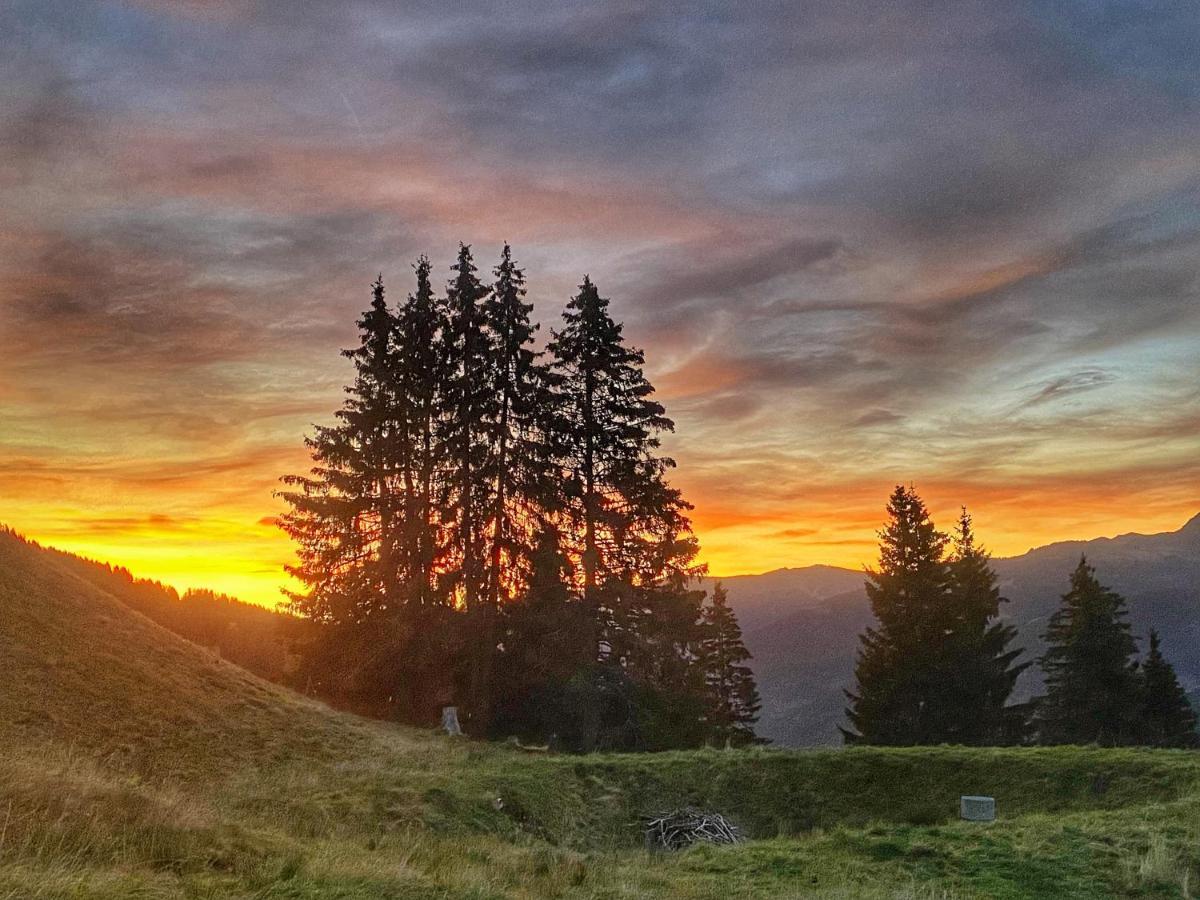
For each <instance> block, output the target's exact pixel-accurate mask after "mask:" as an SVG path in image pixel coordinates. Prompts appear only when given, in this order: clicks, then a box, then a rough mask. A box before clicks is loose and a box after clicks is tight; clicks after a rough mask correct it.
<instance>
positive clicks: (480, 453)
mask: <svg viewBox="0 0 1200 900" xmlns="http://www.w3.org/2000/svg"><path fill="white" fill-rule="evenodd" d="M452 271H453V273H454V277H453V278H452V279H451V281H450V284H449V286H448V287H447V288H446V306H447V318H446V325H445V328H444V329H443V331H442V352H443V364H444V366H445V385H444V390H443V404H444V407H443V414H442V416H441V418H440V425H441V439H442V440H441V452H442V454H443V458H444V459H445V461H446V464H447V469H448V476H447V479H446V485H445V486H446V490H445V492H444V495H443V503H444V505H445V508H446V509H447V510H448V511H449V512H450V517H449V518H450V535H451V540H450V543H451V546H452V548H453V551H454V557H453V560H452V563H453V568H452V569H451V571H450V574H449V582H450V584H451V586H452V587H453V589H454V590H455V592H456V593H457V595H458V596H459V598H460V599H461V602H462V604H463V607H464V608H465V610H466V613H467V617H468V630H469V634H470V650H469V651H468V654H467V657H468V658H467V659H466V661H465V663H466V667H465V672H464V679H465V691H464V694H465V696H464V699H465V703H464V704H463V705H464V706H465V707H466V712H467V720H466V723H465V726H466V728H467V730H468V731H471V732H473V733H475V734H480V733H483V732H485V731H486V730H487V728H488V722H489V715H490V713H489V707H490V698H489V679H490V667H491V663H492V656H493V654H494V652H495V637H496V635H495V607H494V606H493V605H492V604H491V602H490V600H489V597H488V593H487V577H486V568H485V556H486V548H487V518H488V512H489V509H490V507H491V493H492V487H493V485H492V482H491V479H490V475H491V474H492V465H493V462H492V459H491V453H492V450H493V447H492V446H491V444H490V442H489V440H488V432H489V428H488V423H490V422H491V421H492V420H493V419H494V417H495V414H496V408H495V404H496V398H495V394H494V392H493V391H492V386H491V377H490V376H491V370H490V367H491V363H492V359H493V352H494V348H493V347H492V342H491V334H490V332H489V331H488V329H487V328H486V323H487V316H486V313H485V310H484V306H483V304H484V300H485V299H486V298H487V296H488V293H489V291H488V289H487V288H486V287H484V286H483V285H482V284H481V283H480V281H479V279H478V277H476V275H475V272H476V268H475V263H474V260H473V259H472V256H471V248H470V247H468V246H467V245H466V244H460V245H459V251H458V261H457V262H456V263H455V264H454V266H453V267H452Z"/></svg>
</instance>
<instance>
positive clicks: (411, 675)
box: [281, 278, 448, 720]
mask: <svg viewBox="0 0 1200 900" xmlns="http://www.w3.org/2000/svg"><path fill="white" fill-rule="evenodd" d="M358 324H359V330H360V333H361V338H360V345H359V346H358V347H357V348H355V349H353V350H348V351H345V355H346V356H347V357H349V359H350V360H351V361H352V362H353V364H354V369H355V378H354V382H353V384H351V385H350V386H349V387H348V388H347V394H348V396H347V399H346V401H345V404H344V405H343V407H342V409H340V410H339V411H338V412H337V413H336V417H337V424H335V425H333V426H326V427H318V428H317V430H316V433H315V434H314V435H313V436H312V437H310V438H308V439H306V443H307V445H308V447H309V449H310V451H311V453H312V456H313V461H314V466H313V468H312V470H311V472H310V474H309V475H307V476H288V477H285V478H284V479H283V481H284V483H285V484H286V485H288V486H289V487H290V488H292V489H291V490H285V491H283V492H281V496H282V497H283V498H284V499H285V500H286V501H287V502H288V503H289V504H290V506H291V511H290V512H288V513H287V514H286V515H284V516H283V517H282V520H281V524H282V527H283V528H284V530H285V531H287V533H288V534H289V535H290V536H291V537H292V538H293V539H294V540H295V541H296V542H297V544H298V545H299V546H298V557H299V562H298V564H297V565H294V566H290V567H289V569H288V570H289V571H290V572H291V574H293V575H294V576H296V578H297V579H298V580H299V581H300V582H301V583H302V584H303V585H304V587H305V589H304V590H303V591H297V592H291V593H289V597H290V599H291V606H292V609H293V610H294V611H295V612H297V613H299V614H300V615H302V616H304V617H305V618H307V619H310V620H312V621H313V622H314V623H316V624H317V626H318V627H317V628H316V629H315V630H314V631H313V632H312V633H311V635H312V636H311V639H310V640H309V642H308V644H307V646H306V651H305V655H306V660H305V664H304V668H305V671H306V672H307V676H308V677H311V678H313V679H315V680H316V681H318V682H320V683H321V685H322V687H323V692H324V693H325V694H326V696H330V697H331V698H332V699H335V700H337V701H339V702H341V703H343V704H345V705H348V706H350V707H351V708H354V709H357V710H359V711H362V712H368V713H371V714H383V715H390V714H393V713H395V714H400V715H402V716H404V717H406V718H409V719H413V720H419V719H421V718H423V717H426V716H427V715H428V713H429V710H428V709H427V708H425V707H423V706H422V705H421V702H420V701H417V702H416V703H413V702H412V701H413V695H411V694H410V693H408V692H407V691H406V689H405V685H406V684H410V683H414V682H422V683H423V684H424V685H425V687H426V690H425V694H426V695H432V694H435V693H436V691H435V690H434V689H432V684H433V681H432V679H429V678H422V677H421V674H425V673H429V672H437V671H438V670H439V669H440V668H441V666H442V664H443V662H444V660H442V659H438V658H435V655H433V654H431V653H430V652H429V651H428V648H427V647H425V646H419V644H420V643H421V642H418V644H414V639H415V636H416V635H417V633H418V629H417V628H415V627H414V624H413V623H412V622H411V621H409V620H408V619H407V618H406V616H405V608H406V604H407V600H408V582H409V580H410V577H411V572H410V571H409V568H408V566H407V562H406V557H405V553H404V546H405V528H406V519H405V510H406V508H407V505H408V497H407V495H406V493H405V487H406V480H405V478H404V475H403V469H404V466H405V465H406V461H407V460H408V458H409V455H410V450H411V448H410V447H409V445H408V433H407V431H406V427H405V421H404V415H403V411H402V409H403V404H402V403H401V402H400V399H399V398H400V378H399V372H398V370H397V368H396V361H397V355H396V352H395V347H394V343H393V342H394V339H395V334H396V320H395V318H394V317H393V315H392V313H391V312H390V310H389V309H388V307H387V303H386V301H385V298H384V288H383V281H382V278H381V279H379V280H378V281H376V282H375V284H374V285H373V289H372V301H371V306H370V308H369V309H368V310H367V311H366V313H365V314H364V315H363V316H362V318H361V319H360V321H359V323H358ZM447 634H448V633H447ZM445 640H448V637H447V635H443V642H445Z"/></svg>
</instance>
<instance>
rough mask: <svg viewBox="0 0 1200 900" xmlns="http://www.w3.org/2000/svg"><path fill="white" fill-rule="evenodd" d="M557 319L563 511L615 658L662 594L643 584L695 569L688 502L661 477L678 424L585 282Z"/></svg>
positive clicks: (601, 640) (601, 642)
mask: <svg viewBox="0 0 1200 900" xmlns="http://www.w3.org/2000/svg"><path fill="white" fill-rule="evenodd" d="M563 323H564V324H563V328H562V330H561V331H559V332H556V333H555V334H554V336H553V340H551V342H550V345H549V351H550V353H551V354H552V355H553V358H554V364H555V367H556V370H557V375H558V385H557V390H558V395H559V398H560V404H561V409H562V424H561V427H562V429H563V434H562V435H561V436H560V439H561V444H562V448H563V453H564V467H565V470H566V484H565V489H566V495H567V502H568V505H567V516H568V518H569V519H570V521H571V523H572V525H573V530H574V535H573V536H574V538H575V539H576V540H577V541H578V543H577V545H576V546H577V554H578V560H579V565H578V569H579V570H580V574H581V576H582V591H583V596H584V600H585V602H586V603H588V605H589V606H590V607H591V608H592V610H593V614H594V617H595V619H596V622H597V625H598V629H599V630H598V633H597V634H596V636H595V637H596V639H597V643H598V646H601V647H602V651H603V652H611V653H613V654H615V655H617V656H618V657H619V656H620V655H621V654H622V653H623V652H625V651H626V650H627V649H628V648H626V647H624V646H623V643H622V642H623V636H622V635H623V634H624V633H628V632H630V631H634V630H636V629H637V627H638V624H639V621H638V620H640V619H642V618H644V617H645V616H646V615H652V614H653V611H652V610H650V609H648V608H647V603H649V602H650V601H651V600H652V599H653V600H663V599H664V597H663V596H656V597H653V598H652V597H650V596H649V595H648V594H647V592H646V589H647V588H649V587H651V586H656V585H657V586H662V585H667V584H668V583H670V584H671V586H672V587H677V586H678V583H679V582H682V581H686V580H687V579H689V578H691V577H693V576H694V575H696V574H698V571H699V569H698V567H697V566H696V565H695V563H694V559H695V555H696V542H695V538H694V537H693V536H692V534H691V523H690V522H689V521H688V518H687V512H688V510H689V509H690V508H691V507H690V506H689V505H688V504H687V503H686V502H685V501H684V500H683V498H682V496H681V495H680V494H679V492H678V491H677V490H675V489H674V488H672V487H670V485H668V484H667V481H666V477H665V475H666V472H667V470H668V469H670V468H671V467H672V466H674V464H675V463H674V461H673V460H672V459H670V458H669V457H665V456H661V455H659V453H658V450H659V447H660V439H659V435H660V434H661V433H662V432H664V431H671V430H673V429H674V424H673V423H672V422H671V420H670V419H668V418H667V416H666V413H665V411H664V410H663V407H662V406H661V405H660V404H659V403H657V402H656V401H654V400H653V399H651V397H652V394H653V393H654V388H653V387H652V386H651V385H650V383H649V382H648V381H647V380H646V377H645V375H644V374H643V373H642V366H643V364H644V357H643V355H642V352H641V351H640V350H636V349H632V348H630V347H627V346H626V345H625V340H624V337H623V335H622V333H621V331H622V329H621V326H620V325H619V324H618V323H616V322H614V321H613V319H612V317H611V316H610V315H609V312H608V300H606V299H604V298H603V297H601V296H600V294H599V292H598V291H597V290H596V286H595V285H594V284H593V283H592V282H591V280H590V279H588V278H584V280H583V284H581V285H580V287H579V293H578V294H577V295H576V296H575V297H574V298H572V300H571V301H570V303H568V304H567V308H566V310H565V311H564V313H563ZM618 607H620V608H618ZM696 607H697V608H696V612H697V613H698V611H699V610H698V604H696ZM693 621H694V619H693Z"/></svg>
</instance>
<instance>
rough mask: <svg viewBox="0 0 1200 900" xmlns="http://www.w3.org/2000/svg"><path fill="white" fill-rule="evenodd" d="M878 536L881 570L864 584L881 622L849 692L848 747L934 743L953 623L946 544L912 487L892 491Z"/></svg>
mask: <svg viewBox="0 0 1200 900" xmlns="http://www.w3.org/2000/svg"><path fill="white" fill-rule="evenodd" d="M887 511H888V523H887V525H886V526H885V527H884V530H883V531H881V532H880V547H879V567H878V569H876V570H875V571H873V572H870V573H869V574H868V577H867V584H866V589H867V597H868V599H869V600H870V603H871V610H872V612H873V613H874V614H875V618H876V620H877V622H878V625H877V626H876V627H869V628H867V630H866V631H865V633H864V634H863V635H862V636H861V638H860V641H861V647H860V649H859V654H858V662H857V664H856V666H855V678H856V680H857V686H856V689H855V691H853V692H851V691H847V692H846V695H847V697H848V698H849V699H850V704H851V705H850V707H849V708H848V709H847V710H846V716H847V718H848V719H849V721H850V726H851V727H850V728H849V729H846V728H843V729H842V735H843V737H844V738H845V740H846V742H847V743H859V742H861V743H866V744H902V745H903V744H926V743H937V742H938V738H939V737H940V735H938V734H937V732H938V730H939V729H940V727H941V726H942V725H943V724H944V722H945V721H946V719H947V715H946V712H945V710H944V706H945V705H946V703H945V701H944V689H945V685H944V684H941V683H939V679H940V676H941V670H942V667H943V666H944V663H943V662H942V658H943V656H944V643H945V637H946V634H947V631H952V628H953V624H952V622H951V621H950V619H951V616H950V614H949V609H950V604H949V602H948V600H949V596H948V595H949V591H948V587H947V566H946V561H945V550H946V544H947V542H948V540H949V539H948V538H947V536H946V535H945V534H943V533H942V532H940V531H938V530H937V529H936V528H935V527H934V525H933V521H932V520H931V519H930V517H929V511H928V510H927V509H926V508H925V504H924V503H923V502H922V501H921V498H920V497H919V496H917V493H916V491H915V490H914V489H912V488H911V487H904V486H903V485H897V486H896V489H895V490H894V491H893V492H892V495H891V497H890V499H889V500H888V507H887Z"/></svg>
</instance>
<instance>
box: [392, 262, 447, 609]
mask: <svg viewBox="0 0 1200 900" xmlns="http://www.w3.org/2000/svg"><path fill="white" fill-rule="evenodd" d="M414 269H415V271H416V276H417V289H416V291H415V292H414V293H412V294H410V295H409V296H408V300H407V301H406V302H405V304H404V305H403V306H402V307H401V309H400V311H399V314H398V315H397V321H396V340H395V344H396V347H395V351H394V355H395V368H396V371H397V381H398V397H397V410H396V415H397V419H398V420H399V421H401V422H403V425H404V429H405V434H404V440H403V442H402V443H401V446H400V448H399V454H400V455H401V456H402V463H401V469H402V473H403V474H402V478H403V488H404V497H405V508H404V529H403V532H404V553H405V558H406V563H407V571H408V575H409V582H408V596H409V598H410V599H411V601H412V602H415V603H417V604H418V605H420V606H431V605H434V604H446V603H448V602H449V598H448V597H447V593H446V591H445V590H444V589H443V587H442V585H441V584H440V583H439V579H438V574H439V572H441V571H442V570H443V569H444V567H445V563H446V553H447V548H446V546H445V541H444V539H443V534H444V531H445V528H446V526H447V525H448V524H450V523H448V522H446V521H444V520H443V517H442V504H441V503H440V502H439V498H440V496H441V495H442V493H443V492H442V489H441V485H442V484H443V482H444V478H445V475H446V474H447V473H446V472H445V471H444V469H443V468H442V467H441V466H440V460H441V458H442V453H441V447H440V441H441V435H440V434H439V423H440V421H441V418H442V416H443V414H444V410H443V406H442V393H441V392H442V390H443V386H444V382H445V374H446V373H445V371H444V362H445V358H444V355H443V353H442V352H441V349H440V347H439V341H440V340H441V337H442V333H443V330H444V329H445V327H446V318H445V311H444V310H443V309H442V307H441V305H440V304H439V303H438V301H437V299H436V298H435V297H434V294H433V287H432V285H431V283H430V278H429V276H430V271H431V267H430V264H429V260H428V259H427V258H426V257H424V256H422V257H421V258H420V259H418V260H417V263H416V265H415V266H414Z"/></svg>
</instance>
